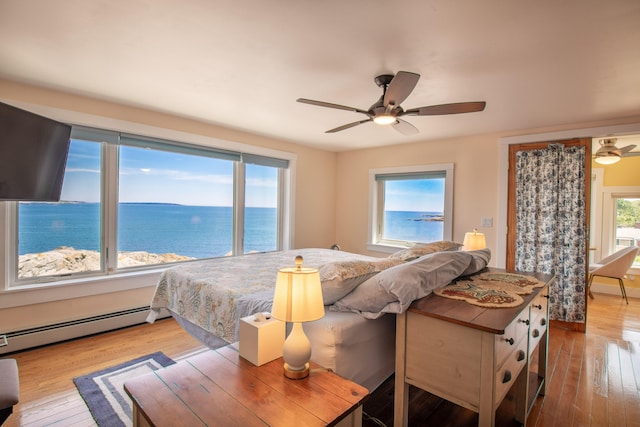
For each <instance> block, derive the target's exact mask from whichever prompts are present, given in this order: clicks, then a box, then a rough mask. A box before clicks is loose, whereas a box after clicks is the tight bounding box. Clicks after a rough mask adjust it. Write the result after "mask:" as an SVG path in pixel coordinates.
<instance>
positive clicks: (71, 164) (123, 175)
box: [62, 140, 444, 212]
mask: <svg viewBox="0 0 640 427" xmlns="http://www.w3.org/2000/svg"><path fill="white" fill-rule="evenodd" d="M246 171H247V188H246V192H245V193H246V194H245V197H246V205H247V206H248V207H275V206H276V201H277V197H276V196H277V173H276V169H275V168H270V167H263V166H256V165H246ZM119 179H120V183H119V184H120V201H122V202H149V203H177V204H182V205H191V206H232V205H233V162H231V161H228V160H219V159H212V158H205V157H199V156H190V155H186V154H178V153H170V152H163V151H156V150H149V149H143V148H137V147H127V146H121V148H120V178H119ZM386 186H387V187H386V199H385V209H386V210H396V211H418V212H428V211H436V212H442V211H443V210H444V197H443V192H444V179H426V180H412V181H409V182H406V181H387V182H386ZM62 200H65V201H83V202H98V201H99V200H100V144H98V143H94V142H85V141H77V140H73V141H72V143H71V147H70V149H69V156H68V159H67V170H66V173H65V179H64V185H63V188H62Z"/></svg>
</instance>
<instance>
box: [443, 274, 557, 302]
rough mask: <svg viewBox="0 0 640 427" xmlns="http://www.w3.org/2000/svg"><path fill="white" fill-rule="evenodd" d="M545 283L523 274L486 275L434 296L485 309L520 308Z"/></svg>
mask: <svg viewBox="0 0 640 427" xmlns="http://www.w3.org/2000/svg"><path fill="white" fill-rule="evenodd" d="M541 286H544V282H541V281H540V280H538V279H536V278H535V277H531V276H525V275H522V274H514V273H502V272H485V273H481V274H477V275H474V276H471V277H469V279H465V280H459V281H457V282H455V283H453V284H451V285H448V286H445V287H444V288H440V289H436V290H435V291H434V293H435V294H436V295H440V296H441V297H445V298H451V299H458V300H463V301H466V302H468V303H469V304H473V305H478V306H481V307H493V308H499V307H503V308H508V307H517V306H519V305H520V304H522V303H523V302H524V300H523V299H522V297H521V296H520V295H528V294H530V293H531V292H533V290H534V289H535V288H538V287H541Z"/></svg>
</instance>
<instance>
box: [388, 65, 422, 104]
mask: <svg viewBox="0 0 640 427" xmlns="http://www.w3.org/2000/svg"><path fill="white" fill-rule="evenodd" d="M419 79H420V74H416V73H410V72H408V71H398V72H397V73H396V75H395V77H394V78H393V79H392V80H391V83H389V86H388V87H387V90H386V92H385V94H384V106H385V107H386V106H387V105H389V104H392V105H395V106H398V105H400V104H402V102H403V101H404V100H405V99H407V97H408V96H409V95H410V94H411V92H413V89H415V87H416V85H417V84H418V80H419Z"/></svg>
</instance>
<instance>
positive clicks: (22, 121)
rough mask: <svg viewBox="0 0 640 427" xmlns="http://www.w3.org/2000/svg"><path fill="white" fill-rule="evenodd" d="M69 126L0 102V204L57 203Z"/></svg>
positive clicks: (65, 157) (69, 132)
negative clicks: (19, 202) (4, 201)
mask: <svg viewBox="0 0 640 427" xmlns="http://www.w3.org/2000/svg"><path fill="white" fill-rule="evenodd" d="M70 135H71V126H69V125H67V124H64V123H60V122H57V121H55V120H52V119H49V118H46V117H42V116H39V115H37V114H34V113H31V112H29V111H25V110H21V109H19V108H17V107H13V106H11V105H7V104H4V103H2V102H0V200H23V201H41V202H57V201H59V200H60V193H61V191H62V181H63V178H64V171H65V167H66V164H67V154H68V152H69V142H70V139H69V138H70Z"/></svg>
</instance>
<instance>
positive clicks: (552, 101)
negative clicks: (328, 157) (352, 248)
mask: <svg viewBox="0 0 640 427" xmlns="http://www.w3.org/2000/svg"><path fill="white" fill-rule="evenodd" d="M398 70H406V71H411V72H416V73H419V74H421V76H422V77H421V79H420V81H419V82H418V85H417V87H416V89H415V90H414V92H413V93H412V94H411V95H410V96H409V98H408V99H407V100H406V101H405V102H404V103H403V107H404V108H405V109H407V108H414V107H420V106H425V105H432V104H442V103H450V102H462V101H486V102H487V108H486V110H485V111H484V112H480V113H469V114H461V115H453V116H430V117H408V118H407V120H408V121H410V122H411V123H412V124H414V125H415V126H416V127H417V128H418V129H419V130H420V133H419V134H418V135H416V136H411V137H408V136H404V135H401V134H399V133H397V132H395V131H394V130H393V129H392V128H381V127H379V126H377V125H375V124H373V123H367V124H364V125H361V126H358V127H355V128H352V129H348V130H345V131H343V132H339V133H335V134H325V133H324V131H325V130H328V129H331V128H334V127H337V126H340V125H342V124H346V123H350V122H354V121H356V120H360V119H363V118H365V116H363V115H360V114H358V113H354V112H350V111H343V110H333V109H328V108H321V107H316V106H311V105H305V104H300V103H297V102H296V99H297V98H299V97H304V98H311V99H317V100H322V101H327V102H332V103H337V104H343V105H348V106H352V107H357V108H360V109H365V110H366V109H368V107H369V106H370V105H371V104H372V103H373V102H375V101H376V100H377V99H378V97H379V96H380V94H381V90H380V89H379V88H378V87H377V86H376V85H375V84H374V82H373V78H374V77H375V76H376V75H378V74H383V73H395V72H397V71H398ZM0 77H3V78H6V79H10V80H15V81H19V82H25V83H29V84H35V85H40V86H45V87H50V88H54V89H59V90H63V91H68V92H72V93H77V94H81V95H87V96H90V97H95V98H100V99H105V100H109V101H115V102H118V103H123V104H127V105H132V106H138V107H143V108H148V109H152V110H157V111H161V112H166V113H171V114H176V115H179V116H184V117H189V118H194V119H198V120H203V121H206V122H210V123H215V124H219V125H223V126H226V127H230V128H234V129H240V130H244V131H248V132H252V133H256V134H259V135H265V136H269V137H273V138H278V139H283V140H289V141H294V142H297V143H301V144H308V145H313V146H317V147H321V148H325V149H329V150H336V151H341V150H348V149H353V148H361V147H372V146H380V145H387V144H399V143H405V142H412V141H423V140H424V141H427V140H437V139H442V138H449V137H455V136H461V135H470V134H481V133H488V132H497V131H508V130H524V129H533V128H540V127H546V126H553V125H561V124H570V123H580V122H591V121H596V120H606V119H612V118H622V117H629V116H637V115H639V114H640V1H638V0H608V1H602V0H563V1H557V0H540V1H530V0H483V1H477V0H457V1H451V0H438V1H434V0H405V1H380V0H326V1H309V0H298V1H292V0H270V1H264V0H250V1H249V0H247V1H239V0H224V1H223V0H216V1H214V0H183V1H176V0H126V1H125V0H121V1H119V0H55V1H51V0H28V1H25V0H0ZM1 97H2V94H1V93H0V98H1Z"/></svg>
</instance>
